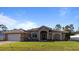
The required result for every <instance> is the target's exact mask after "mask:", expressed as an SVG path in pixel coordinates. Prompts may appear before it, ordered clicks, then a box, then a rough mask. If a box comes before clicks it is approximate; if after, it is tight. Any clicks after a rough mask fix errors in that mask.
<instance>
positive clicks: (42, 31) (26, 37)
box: [3, 26, 66, 41]
mask: <svg viewBox="0 0 79 59" xmlns="http://www.w3.org/2000/svg"><path fill="white" fill-rule="evenodd" d="M3 34H4V39H3V40H5V41H48V40H65V38H66V37H65V34H66V32H64V31H59V30H53V29H52V28H50V27H47V26H41V27H39V28H33V29H29V30H23V29H14V30H8V31H6V32H3Z"/></svg>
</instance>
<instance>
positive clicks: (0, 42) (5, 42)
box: [0, 41, 15, 45]
mask: <svg viewBox="0 0 79 59" xmlns="http://www.w3.org/2000/svg"><path fill="white" fill-rule="evenodd" d="M13 42H15V41H0V45H2V44H7V43H13Z"/></svg>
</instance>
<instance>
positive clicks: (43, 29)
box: [38, 28, 49, 40]
mask: <svg viewBox="0 0 79 59" xmlns="http://www.w3.org/2000/svg"><path fill="white" fill-rule="evenodd" d="M41 31H46V32H47V39H49V30H48V29H46V28H42V29H40V30H39V31H38V38H39V40H40V32H41Z"/></svg>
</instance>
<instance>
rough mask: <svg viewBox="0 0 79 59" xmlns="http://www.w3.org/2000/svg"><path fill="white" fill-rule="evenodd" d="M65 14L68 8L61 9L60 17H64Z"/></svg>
mask: <svg viewBox="0 0 79 59" xmlns="http://www.w3.org/2000/svg"><path fill="white" fill-rule="evenodd" d="M67 12H68V8H66V7H63V8H61V9H60V16H66V14H67Z"/></svg>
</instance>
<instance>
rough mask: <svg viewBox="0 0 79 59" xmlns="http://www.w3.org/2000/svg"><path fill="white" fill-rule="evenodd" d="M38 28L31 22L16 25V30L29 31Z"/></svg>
mask: <svg viewBox="0 0 79 59" xmlns="http://www.w3.org/2000/svg"><path fill="white" fill-rule="evenodd" d="M36 27H38V26H37V24H36V23H34V22H31V21H26V22H24V23H20V24H17V26H16V28H23V29H31V28H36Z"/></svg>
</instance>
